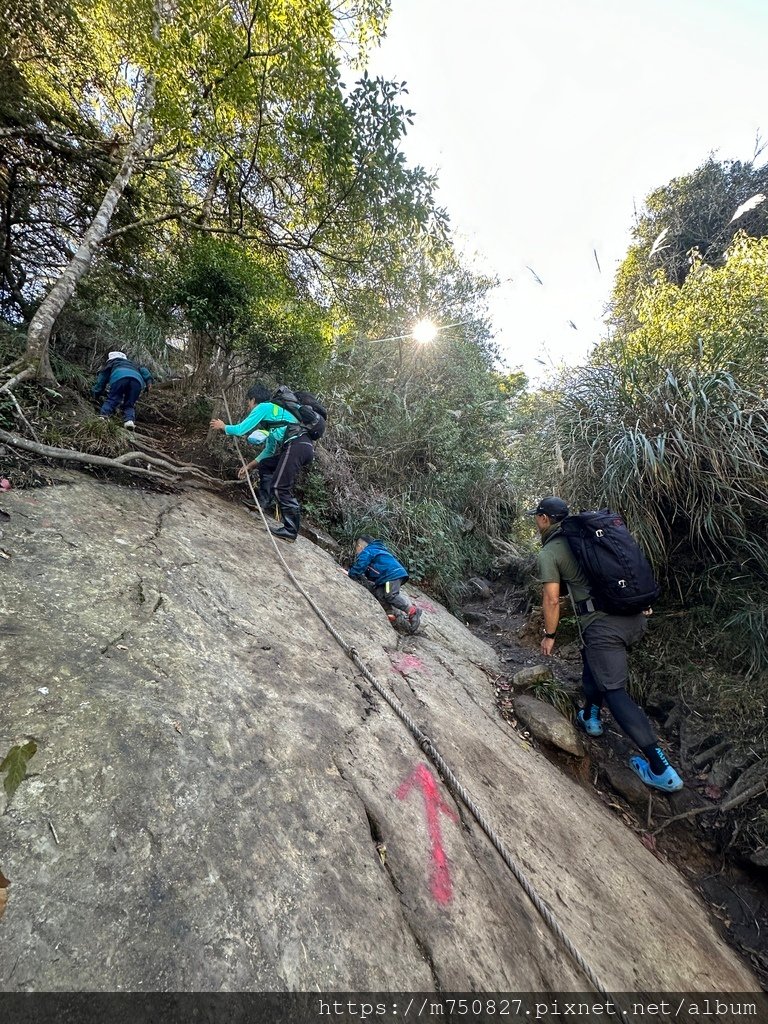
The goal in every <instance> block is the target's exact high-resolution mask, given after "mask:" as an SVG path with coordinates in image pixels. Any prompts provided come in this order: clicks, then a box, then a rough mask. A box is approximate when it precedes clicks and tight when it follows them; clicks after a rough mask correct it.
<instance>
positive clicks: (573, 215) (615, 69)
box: [369, 0, 768, 380]
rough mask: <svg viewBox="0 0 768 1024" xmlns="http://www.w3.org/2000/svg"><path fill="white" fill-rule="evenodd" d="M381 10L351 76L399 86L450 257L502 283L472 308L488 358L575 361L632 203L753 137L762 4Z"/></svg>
mask: <svg viewBox="0 0 768 1024" xmlns="http://www.w3.org/2000/svg"><path fill="white" fill-rule="evenodd" d="M392 8H393V10H392V16H391V19H390V22H389V26H388V30H387V37H386V38H385V40H384V41H383V43H382V45H381V46H380V47H379V48H378V49H377V50H376V51H375V52H374V53H373V54H372V57H371V60H370V63H369V72H370V73H372V74H380V75H384V76H385V77H387V78H390V79H395V80H397V81H404V82H406V83H407V86H408V96H407V103H408V106H409V107H410V108H411V109H412V110H413V111H414V112H415V113H416V119H415V123H414V125H413V126H412V127H411V128H410V129H409V133H408V135H407V137H406V140H405V146H404V149H405V153H406V155H407V157H408V160H409V162H410V163H411V164H417V163H418V164H422V165H423V166H424V167H426V168H427V169H428V170H429V171H434V172H436V173H437V174H438V177H439V182H440V188H439V201H440V203H441V204H442V205H444V206H445V207H447V209H448V212H449V214H450V216H451V222H452V225H453V230H454V236H455V239H456V241H457V243H458V244H459V247H460V248H461V249H462V251H464V252H465V253H466V254H467V257H468V258H469V259H470V260H471V261H474V265H475V266H476V267H477V269H479V270H482V271H485V272H490V273H493V274H494V275H496V276H497V277H498V278H499V279H500V280H501V282H502V284H501V287H500V288H499V289H498V290H497V291H496V292H495V293H494V296H493V298H492V300H491V310H490V312H491V317H492V321H493V325H494V330H495V334H496V341H497V343H498V344H499V346H500V348H501V351H502V355H503V358H504V360H505V361H506V364H507V365H508V367H509V368H510V369H512V368H516V367H522V368H523V369H524V370H525V371H526V372H527V373H528V375H529V376H530V377H531V378H532V379H534V380H535V379H537V378H541V376H542V375H543V374H544V373H546V372H547V367H550V366H552V365H558V364H559V363H561V362H567V363H573V362H578V361H580V360H581V359H583V358H584V357H585V355H586V354H587V353H588V351H589V349H590V347H591V346H592V345H593V344H594V343H595V342H596V341H597V340H599V338H600V337H601V335H602V333H603V328H602V316H603V312H604V309H605V305H606V303H607V301H608V299H609V297H610V291H611V286H612V282H613V277H614V273H615V270H616V267H617V265H618V263H619V262H620V260H621V258H622V257H623V255H624V253H625V252H626V249H627V246H628V244H629V242H630V231H631V227H632V223H633V218H634V211H635V209H638V210H639V209H641V208H642V203H643V199H644V197H645V196H646V195H647V193H648V192H650V191H651V190H652V189H654V188H657V187H659V186H661V185H664V184H666V183H667V182H668V181H669V180H670V179H671V178H673V177H676V176H678V175H681V174H685V173H688V172H690V171H692V170H693V169H694V168H695V167H697V166H698V165H699V164H700V163H701V162H702V161H703V160H704V159H706V157H707V155H708V154H709V153H710V152H714V153H715V154H716V155H717V156H718V157H719V158H721V159H726V158H735V159H742V160H748V159H750V158H751V157H752V156H753V153H754V150H755V139H756V135H757V133H758V132H760V133H761V135H762V136H763V137H764V139H766V140H768V60H766V42H767V41H768V3H766V2H765V0H529V2H527V3H523V2H521V0H472V2H468V0H462V2H460V0H392ZM761 159H765V156H764V157H763V158H761ZM594 251H596V252H597V258H598V260H599V263H600V270H598V267H597V263H596V261H595V256H594ZM526 267H531V268H532V269H533V270H534V271H535V273H536V274H537V275H538V277H539V278H540V279H541V281H542V282H543V284H541V285H540V284H538V283H537V282H536V280H535V278H534V276H533V274H532V273H531V272H530V271H529V270H528V269H526ZM435 318H436V319H438V320H439V311H436V317H435ZM569 321H572V322H573V323H574V324H575V326H576V329H575V330H574V328H573V327H571V326H569Z"/></svg>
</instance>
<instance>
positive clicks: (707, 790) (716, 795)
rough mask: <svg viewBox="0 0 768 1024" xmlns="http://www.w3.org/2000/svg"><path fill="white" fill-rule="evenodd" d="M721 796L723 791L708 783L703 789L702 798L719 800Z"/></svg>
mask: <svg viewBox="0 0 768 1024" xmlns="http://www.w3.org/2000/svg"><path fill="white" fill-rule="evenodd" d="M722 795H723V791H722V789H721V788H720V787H719V786H715V785H714V784H712V783H710V784H709V785H707V786H705V787H704V796H705V797H707V798H708V799H709V800H719V799H720V797H721V796H722Z"/></svg>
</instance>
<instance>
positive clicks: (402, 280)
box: [321, 240, 524, 598]
mask: <svg viewBox="0 0 768 1024" xmlns="http://www.w3.org/2000/svg"><path fill="white" fill-rule="evenodd" d="M493 283H494V282H493V281H492V280H490V279H488V278H484V277H482V276H478V275H475V274H473V273H472V272H470V271H469V270H467V269H466V267H464V266H463V265H462V264H461V262H460V261H459V259H458V258H457V256H456V254H455V252H454V251H453V249H452V248H451V247H450V246H449V245H447V244H446V243H435V242H431V243H424V242H420V241H418V240H415V241H413V242H412V244H411V245H410V247H409V248H408V249H404V250H401V251H400V257H399V260H398V262H397V264H394V265H393V266H392V267H391V268H390V273H389V274H388V275H384V276H383V277H382V280H381V287H380V289H378V290H377V289H376V288H375V286H374V284H373V283H372V282H368V283H363V285H362V286H361V287H360V290H359V292H358V293H357V299H358V302H359V307H358V317H359V322H362V323H367V324H368V325H369V331H371V333H368V334H367V335H363V336H354V337H352V338H347V339H346V340H345V339H341V340H339V341H337V345H336V351H335V354H334V358H333V359H332V361H331V363H330V365H329V367H328V370H327V371H326V373H325V380H324V383H323V388H324V393H325V394H326V396H327V398H328V400H329V405H330V407H331V409H332V410H333V415H334V420H333V428H332V430H331V431H330V435H329V437H328V439H327V441H324V444H323V446H322V449H321V450H323V449H324V450H325V453H326V454H324V455H323V457H322V458H323V467H324V472H325V475H326V481H327V486H326V493H325V497H326V501H327V502H328V503H329V505H330V512H331V514H332V515H333V516H334V518H335V519H336V522H337V524H338V526H339V528H340V530H341V533H342V535H343V536H344V537H346V538H347V539H348V540H349V541H351V540H352V539H353V538H354V536H355V535H357V534H359V533H361V532H368V533H375V534H377V535H379V536H382V537H384V538H386V539H387V540H390V541H391V542H392V543H393V544H394V545H395V547H396V549H397V551H398V553H399V554H400V555H401V556H402V557H403V558H404V559H405V561H406V562H407V564H408V566H409V569H410V570H411V572H412V575H413V576H414V578H415V579H420V580H422V581H423V582H426V583H427V584H429V585H431V586H432V587H433V588H435V589H436V590H437V591H438V592H439V593H441V594H442V595H444V596H447V597H449V598H451V597H452V596H453V595H454V593H455V591H456V588H457V585H458V584H459V582H460V580H461V578H462V577H463V576H465V575H466V574H467V572H468V571H470V570H471V569H477V568H480V567H482V566H483V565H484V564H486V563H487V561H488V558H489V553H490V546H489V537H491V536H499V535H501V534H502V533H504V532H506V530H507V529H508V528H509V526H510V524H511V522H512V520H513V518H514V510H515V499H514V493H513V492H512V489H511V487H510V482H509V477H508V472H507V467H506V465H505V463H504V461H503V459H502V454H503V447H504V444H505V442H506V436H507V432H508V426H507V415H508V408H509V401H510V396H511V395H514V394H517V392H518V391H519V390H520V389H521V388H522V387H523V386H524V378H523V377H522V375H519V374H512V375H506V376H504V375H501V374H499V373H498V372H497V371H496V370H495V350H494V346H493V344H492V340H491V337H490V333H489V329H488V323H487V320H486V318H485V297H486V295H487V293H488V291H489V289H490V288H491V287H492V286H493ZM428 314H429V315H431V316H432V317H433V318H434V319H435V321H436V322H437V323H438V324H447V325H451V324H455V325H457V326H453V327H451V326H448V327H446V328H445V329H444V330H442V331H440V332H439V333H438V335H437V337H436V338H435V340H434V341H433V342H430V343H428V344H423V345H420V344H419V343H418V342H416V341H414V340H413V339H412V338H410V337H405V338H399V337H398V335H402V334H408V333H409V331H410V329H411V327H412V326H413V324H414V322H415V320H417V319H419V318H420V317H422V316H426V315H428ZM374 328H375V329H376V330H375V333H373V329H374ZM381 337H384V338H387V339H392V340H384V341H378V340H375V339H377V338H381Z"/></svg>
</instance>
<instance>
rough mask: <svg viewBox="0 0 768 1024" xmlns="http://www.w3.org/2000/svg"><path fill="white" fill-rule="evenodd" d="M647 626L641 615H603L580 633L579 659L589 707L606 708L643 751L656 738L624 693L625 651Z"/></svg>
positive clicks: (626, 673) (583, 688)
mask: <svg viewBox="0 0 768 1024" xmlns="http://www.w3.org/2000/svg"><path fill="white" fill-rule="evenodd" d="M647 627H648V620H647V618H646V617H645V616H644V615H629V616H624V615H605V616H603V617H601V618H599V619H595V621H594V622H591V623H590V624H589V625H588V626H587V628H586V629H585V630H584V631H583V633H582V636H583V640H584V647H583V649H582V652H581V656H582V659H583V662H584V669H583V672H582V676H581V688H582V690H583V691H584V696H585V698H586V701H587V706H586V708H585V711H586V712H587V714H588V713H589V708H590V706H594V707H597V708H601V707H602V706H603V703H606V704H607V705H608V708H609V709H610V712H611V714H612V715H613V717H614V719H615V720H616V724H617V725H618V726H619V727H620V728H621V729H622V730H623V731H624V732H625V733H626V734H627V736H629V738H630V739H631V740H633V741H634V742H635V743H636V744H637V746H638V747H639V748H640V749H641V750H644V749H645V748H646V747H651V746H656V745H657V743H658V739H657V737H656V733H655V732H654V731H653V726H652V725H651V723H650V722H649V721H648V716H647V715H646V713H645V712H644V711H643V710H642V709H641V708H639V707H638V706H637V704H635V702H634V701H633V700H632V698H631V697H630V696H629V694H628V693H627V683H628V681H629V663H628V658H627V655H628V652H629V648H630V647H631V645H632V644H633V643H635V642H636V641H637V640H639V639H640V638H641V637H642V636H643V635H644V634H645V631H646V629H647Z"/></svg>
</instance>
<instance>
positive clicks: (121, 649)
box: [115, 644, 128, 651]
mask: <svg viewBox="0 0 768 1024" xmlns="http://www.w3.org/2000/svg"><path fill="white" fill-rule="evenodd" d="M115 647H117V649H118V651H127V650H128V648H127V647H126V646H125V644H115Z"/></svg>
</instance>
